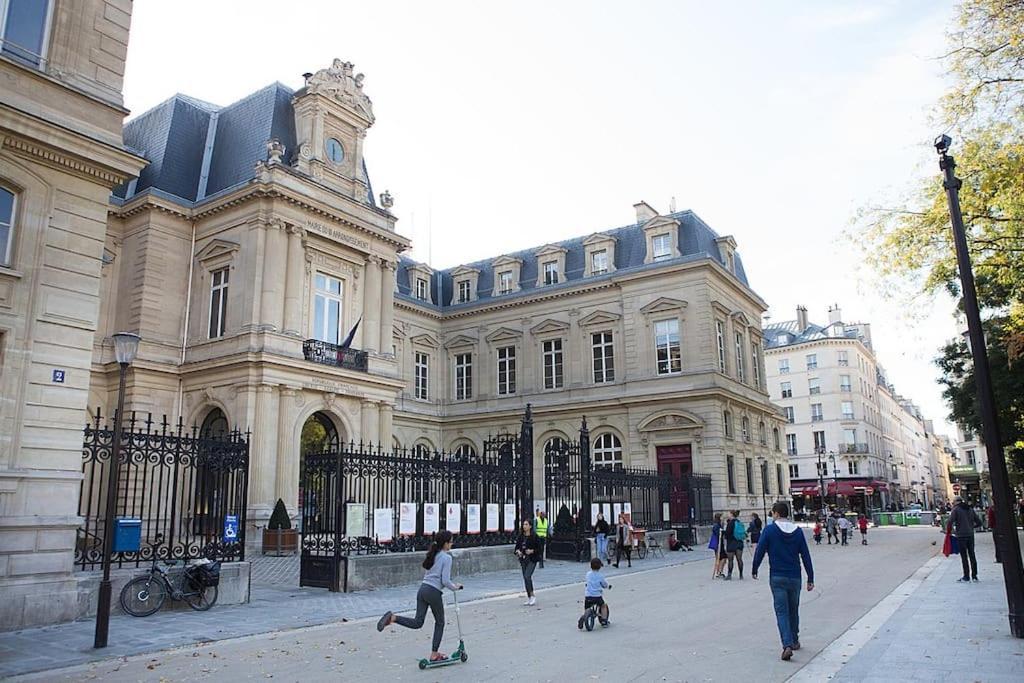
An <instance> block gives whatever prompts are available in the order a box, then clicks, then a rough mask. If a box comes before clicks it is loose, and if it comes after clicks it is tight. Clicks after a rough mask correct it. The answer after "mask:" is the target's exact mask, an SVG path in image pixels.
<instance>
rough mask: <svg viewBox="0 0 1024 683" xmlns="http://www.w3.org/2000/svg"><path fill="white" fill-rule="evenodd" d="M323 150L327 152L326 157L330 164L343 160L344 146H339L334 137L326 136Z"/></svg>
mask: <svg viewBox="0 0 1024 683" xmlns="http://www.w3.org/2000/svg"><path fill="white" fill-rule="evenodd" d="M324 151H325V152H326V153H327V159H328V160H329V161H330V162H331V163H332V164H340V163H341V162H342V161H344V160H345V148H344V147H342V146H341V143H340V142H338V140H337V139H336V138H328V139H327V142H326V143H324Z"/></svg>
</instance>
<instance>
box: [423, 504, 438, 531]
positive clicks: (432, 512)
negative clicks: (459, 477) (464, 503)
mask: <svg viewBox="0 0 1024 683" xmlns="http://www.w3.org/2000/svg"><path fill="white" fill-rule="evenodd" d="M440 521H441V510H440V508H439V506H438V504H437V503H424V504H423V533H424V535H426V534H436V533H437V530H438V529H439V528H440V526H438V525H439V524H440Z"/></svg>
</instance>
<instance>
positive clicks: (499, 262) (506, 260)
mask: <svg viewBox="0 0 1024 683" xmlns="http://www.w3.org/2000/svg"><path fill="white" fill-rule="evenodd" d="M522 264H523V262H522V260H521V259H517V258H516V257H514V256H499V257H498V258H496V259H494V260H493V261H491V265H492V266H493V267H495V268H500V267H502V266H521V265H522Z"/></svg>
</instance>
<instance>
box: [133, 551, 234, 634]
mask: <svg viewBox="0 0 1024 683" xmlns="http://www.w3.org/2000/svg"><path fill="white" fill-rule="evenodd" d="M163 544H164V542H163V534H157V536H156V542H155V543H150V544H149V545H150V547H151V548H152V551H153V564H152V566H151V567H150V568H149V574H148V575H147V576H138V577H136V578H134V579H132V580H131V581H129V582H128V583H126V584H125V586H124V588H122V589H121V598H120V601H121V608H122V609H124V611H125V612H127V613H128V614H130V615H132V616H133V617H148V616H149V615H151V614H154V613H155V612H156V611H157V610H159V609H160V608H161V607H163V605H164V602H166V600H167V596H168V595H170V597H171V599H172V600H184V601H185V602H186V603H187V604H188V606H189V607H191V608H192V609H194V610H196V611H198V612H205V611H206V610H208V609H210V608H211V607H213V606H214V605H215V604H216V602H217V586H216V585H207V584H206V583H204V582H203V580H202V578H201V576H200V574H199V572H200V570H201V569H202V566H195V567H187V566H186V567H185V568H184V570H183V571H182V572H181V574H180V575H179V576H178V577H176V578H177V585H175V583H173V582H172V578H171V577H170V576H169V574H168V571H167V569H165V568H164V567H161V566H159V565H158V564H157V549H158V548H159V547H160V546H162V545H163ZM177 563H178V562H177V560H164V564H165V565H166V566H167V567H173V566H175V565H176V564H177ZM217 564H219V563H217ZM218 569H219V568H218Z"/></svg>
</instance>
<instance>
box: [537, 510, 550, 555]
mask: <svg viewBox="0 0 1024 683" xmlns="http://www.w3.org/2000/svg"><path fill="white" fill-rule="evenodd" d="M534 531H535V535H536V536H537V543H538V544H539V545H540V551H539V552H538V553H537V557H538V558H540V559H539V560H538V562H540V568H541V569H544V550H545V546H547V544H548V531H549V526H548V514H547V513H546V512H544V511H543V510H541V509H538V510H537V519H536V522H535V526H534Z"/></svg>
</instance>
